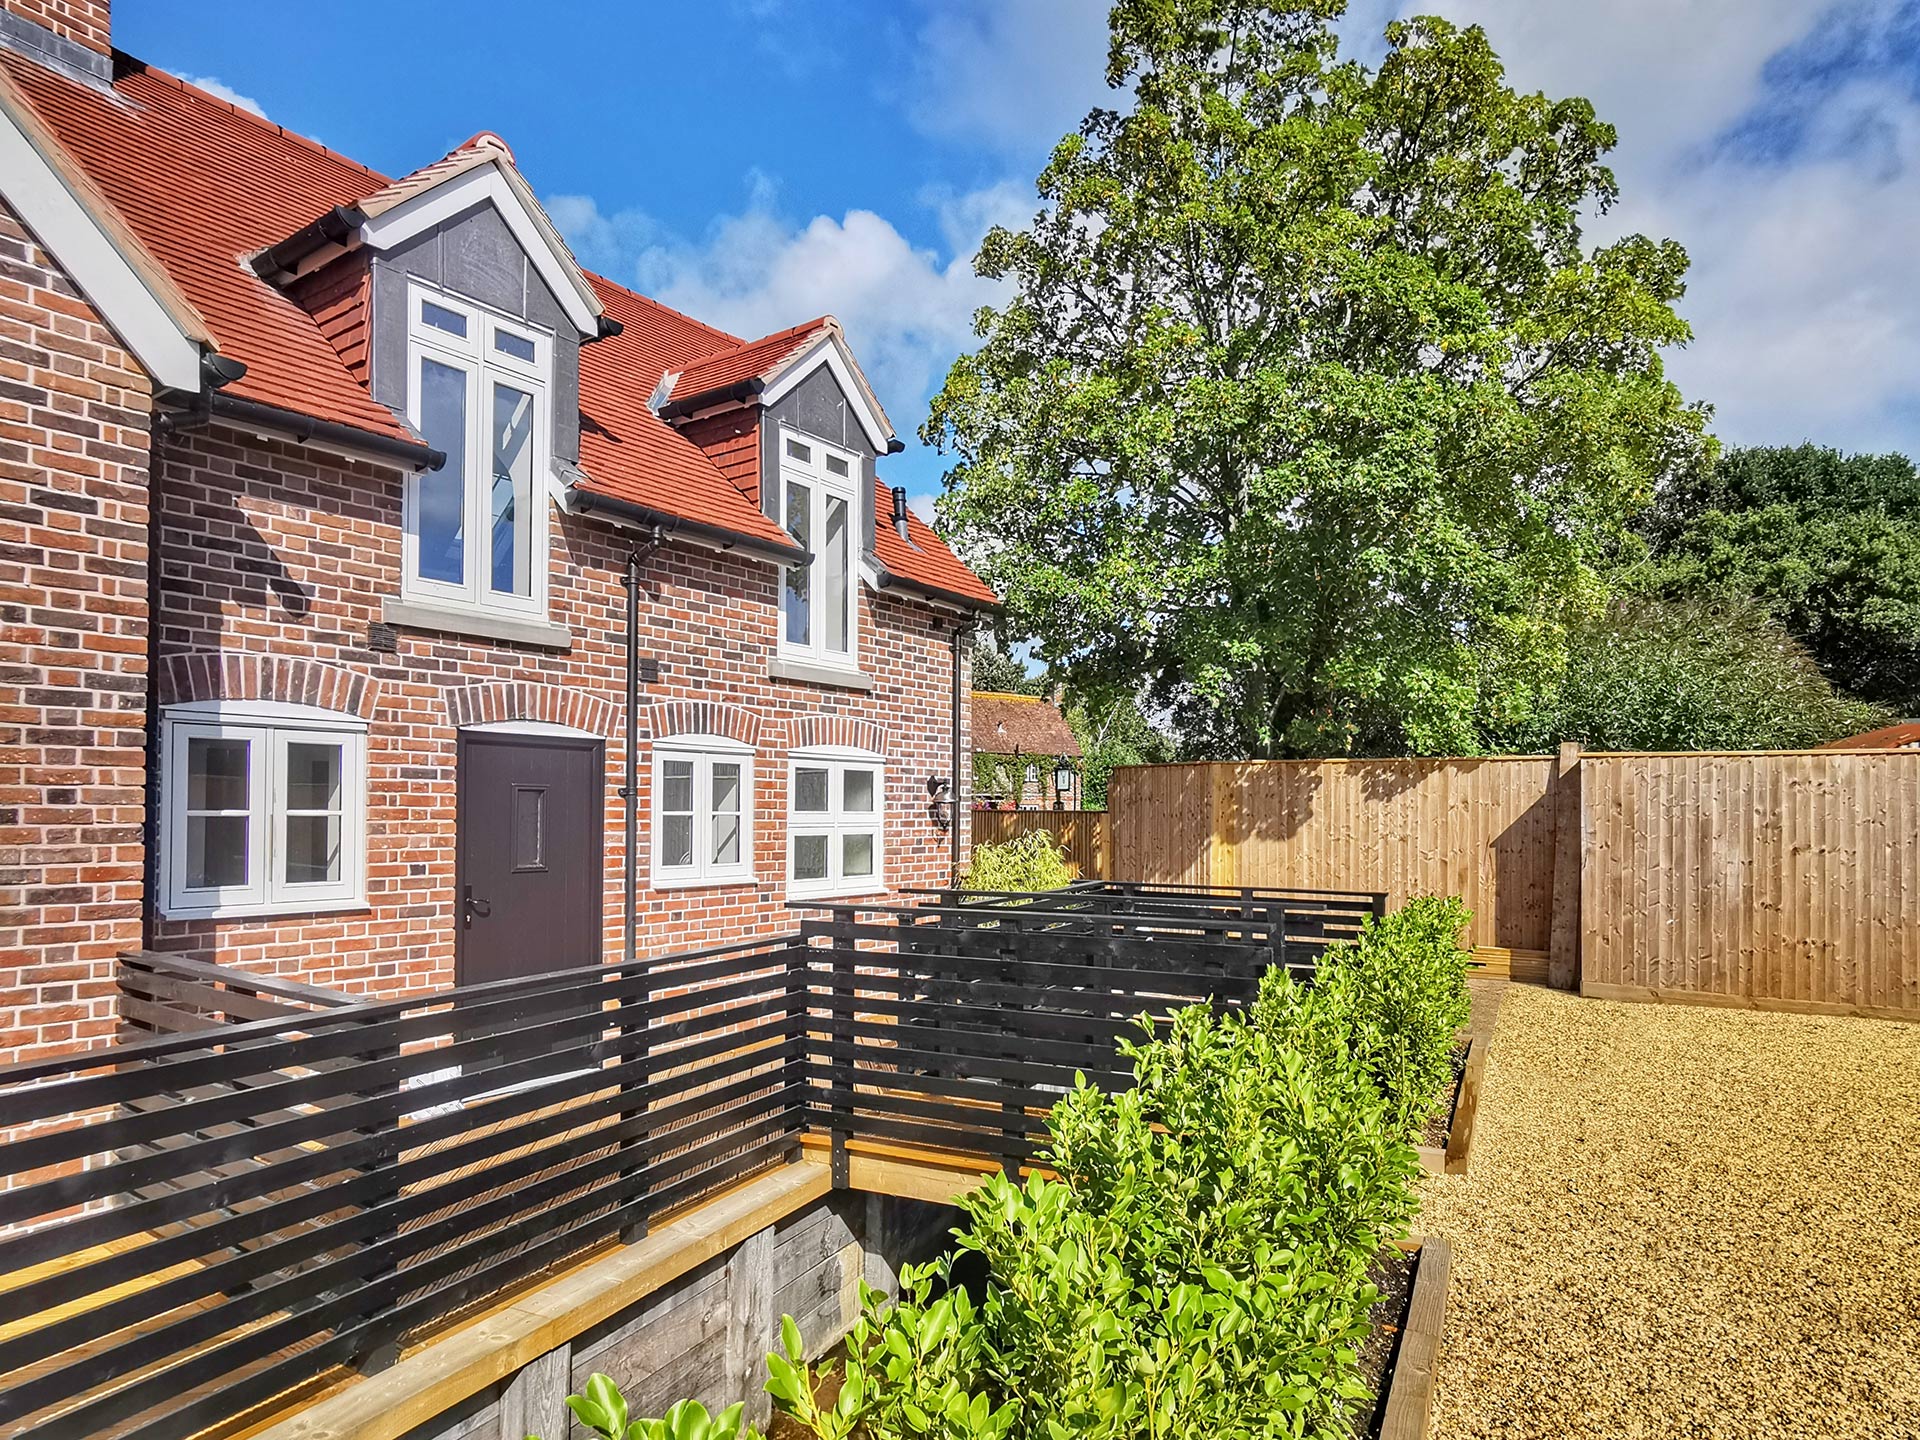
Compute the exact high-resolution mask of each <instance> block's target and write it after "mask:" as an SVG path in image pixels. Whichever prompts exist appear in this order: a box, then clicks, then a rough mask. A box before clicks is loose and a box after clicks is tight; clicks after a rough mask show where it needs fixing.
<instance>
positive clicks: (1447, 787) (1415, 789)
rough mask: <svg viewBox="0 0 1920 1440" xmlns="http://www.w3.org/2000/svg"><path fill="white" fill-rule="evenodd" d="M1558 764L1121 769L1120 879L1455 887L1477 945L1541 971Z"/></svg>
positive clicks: (1393, 896)
mask: <svg viewBox="0 0 1920 1440" xmlns="http://www.w3.org/2000/svg"><path fill="white" fill-rule="evenodd" d="M1557 768H1558V767H1557V763H1556V761H1555V760H1553V759H1552V758H1550V757H1547V756H1520V757H1497V758H1492V759H1471V760H1458V759H1418V760H1268V761H1248V762H1243V763H1222V764H1208V765H1152V766H1139V767H1131V768H1126V769H1122V770H1118V771H1115V772H1114V777H1113V780H1112V782H1111V790H1110V796H1111V803H1112V814H1113V822H1112V828H1113V878H1115V879H1118V880H1138V881H1151V882H1156V883H1175V882H1180V883H1187V884H1214V885H1258V886H1300V887H1304V888H1312V889H1342V888H1350V889H1359V890H1380V891H1384V892H1385V893H1386V895H1387V897H1388V903H1389V904H1390V905H1399V904H1402V903H1403V902H1404V901H1405V900H1406V899H1407V898H1408V897H1409V896H1412V895H1423V894H1440V895H1459V896H1461V897H1462V898H1463V899H1464V900H1465V901H1466V902H1467V904H1468V905H1469V906H1471V907H1472V909H1473V912H1474V920H1473V926H1472V929H1471V930H1470V932H1469V940H1470V943H1471V944H1473V945H1475V946H1478V947H1482V948H1487V949H1498V950H1502V951H1510V952H1514V954H1513V957H1512V959H1513V963H1514V965H1515V966H1516V967H1517V968H1518V970H1519V972H1520V973H1522V974H1525V975H1526V976H1527V977H1528V978H1540V979H1544V978H1545V968H1546V956H1547V950H1548V946H1549V940H1550V936H1551V931H1552V921H1553V902H1554V883H1553V874H1554V846H1555V833H1556V828H1557V827H1556V811H1557V809H1558V808H1559V807H1558V806H1557V805H1556V804H1555V803H1554V788H1555V775H1556V770H1557Z"/></svg>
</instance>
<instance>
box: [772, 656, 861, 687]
mask: <svg viewBox="0 0 1920 1440" xmlns="http://www.w3.org/2000/svg"><path fill="white" fill-rule="evenodd" d="M767 677H768V678H769V679H772V680H798V681H801V682H802V683H803V684H807V685H837V686H838V687H839V688H840V689H842V690H871V689H873V677H872V676H871V675H868V674H866V673H865V672H863V671H860V670H849V669H846V668H844V667H842V666H839V665H822V664H820V663H818V662H817V661H813V660H789V659H787V658H786V657H784V656H775V657H774V658H773V659H772V660H770V661H768V662H767Z"/></svg>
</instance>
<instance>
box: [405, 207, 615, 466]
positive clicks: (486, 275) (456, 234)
mask: <svg viewBox="0 0 1920 1440" xmlns="http://www.w3.org/2000/svg"><path fill="white" fill-rule="evenodd" d="M410 279H419V280H422V281H425V282H426V283H427V284H430V285H434V286H437V287H439V288H440V289H443V290H448V291H451V292H452V293H453V294H455V295H458V296H463V297H464V298H466V299H469V300H473V301H476V302H477V303H479V304H481V305H484V306H486V307H487V308H488V309H491V310H497V311H499V312H501V313H502V314H505V315H509V316H512V317H513V318H515V319H518V320H524V321H526V322H527V323H528V324H530V325H534V326H538V327H539V328H540V329H542V330H546V331H548V332H550V333H551V334H552V336H553V377H552V382H551V383H552V386H553V390H552V399H553V453H554V454H555V455H556V456H557V457H558V458H560V459H562V460H565V461H567V462H568V463H570V464H572V463H578V461H579V459H580V336H579V333H578V332H577V331H576V330H575V329H574V327H573V324H572V322H571V321H569V320H568V319H567V316H566V312H565V311H564V310H563V309H562V308H561V305H560V302H559V300H558V299H557V298H556V297H555V295H554V293H553V291H552V290H550V289H549V288H548V287H547V284H546V282H545V280H543V279H542V278H541V276H540V274H539V271H538V270H537V269H536V268H535V267H534V264H533V262H532V260H531V259H530V258H529V257H528V255H527V253H526V252H525V251H524V250H523V249H521V247H520V242H519V241H518V240H517V239H515V238H514V235H513V232H512V231H511V230H509V229H508V228H507V223H506V221H504V220H503V219H501V218H500V213H499V212H498V211H497V210H495V209H494V208H493V207H492V206H491V205H486V204H482V205H476V206H474V207H473V208H471V209H469V210H466V211H464V212H462V213H461V214H459V215H457V216H455V217H453V218H452V219H451V220H448V221H445V222H443V223H442V224H439V225H436V226H434V227H433V228H432V229H430V230H427V231H424V232H423V233H421V234H419V235H417V236H415V237H413V238H412V239H411V240H407V241H405V242H403V243H402V244H400V245H396V246H395V247H394V248H393V249H392V250H389V251H387V252H386V253H384V254H377V255H375V256H374V257H373V376H372V380H373V394H374V398H375V399H377V400H379V401H381V402H382V403H383V404H385V405H387V406H389V407H391V408H392V409H393V410H394V411H395V412H396V413H401V414H404V413H405V411H406V407H407V291H408V282H409V280H410Z"/></svg>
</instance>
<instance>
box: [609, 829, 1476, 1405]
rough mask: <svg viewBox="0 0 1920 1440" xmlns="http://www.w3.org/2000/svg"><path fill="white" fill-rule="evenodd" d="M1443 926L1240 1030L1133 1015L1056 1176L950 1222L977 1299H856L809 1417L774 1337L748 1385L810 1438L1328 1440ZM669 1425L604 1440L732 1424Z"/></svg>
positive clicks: (1400, 1133)
mask: <svg viewBox="0 0 1920 1440" xmlns="http://www.w3.org/2000/svg"><path fill="white" fill-rule="evenodd" d="M1042 838H1044V837H1042ZM1016 843H1017V842H1016ZM1466 919H1467V912H1466V909H1465V907H1464V906H1462V905H1461V904H1460V903H1459V902H1458V901H1457V900H1434V899H1428V900H1416V901H1414V902H1412V903H1411V904H1409V905H1408V906H1407V907H1406V908H1405V909H1404V910H1401V911H1399V912H1397V913H1395V914H1394V915H1391V916H1388V917H1386V918H1385V919H1383V920H1379V921H1372V922H1369V923H1368V924H1367V925H1366V926H1365V927H1364V929H1363V931H1362V933H1361V936H1360V938H1359V939H1358V940H1357V941H1355V942H1354V943H1353V944H1352V945H1351V946H1346V947H1342V948H1340V949H1338V950H1336V951H1335V952H1333V953H1332V954H1330V955H1329V957H1328V959H1327V962H1326V964H1325V965H1324V966H1323V967H1322V969H1321V972H1320V973H1319V974H1318V975H1317V976H1316V979H1315V982H1314V984H1313V985H1311V986H1302V985H1297V984H1295V983H1294V982H1293V981H1292V980H1291V979H1289V978H1288V976H1287V975H1286V973H1285V972H1284V971H1281V970H1278V969H1275V970H1273V971H1271V972H1269V974H1268V975H1267V976H1266V977H1265V978H1264V979H1263V980H1262V982H1261V985H1260V989H1259V994H1258V996H1257V998H1256V1000H1255V1002H1254V1004H1253V1005H1251V1006H1249V1007H1248V1008H1247V1009H1246V1010H1245V1011H1244V1012H1240V1013H1226V1014H1220V1013H1216V1012H1215V1011H1214V1010H1213V1009H1212V1008H1211V1007H1209V1006H1205V1005H1196V1006H1191V1007H1189V1008H1187V1009H1184V1010H1181V1011H1178V1012H1176V1013H1175V1014H1173V1015H1172V1016H1171V1017H1169V1018H1168V1019H1167V1020H1165V1021H1163V1022H1162V1023H1161V1024H1160V1025H1158V1026H1157V1027H1156V1026H1154V1025H1152V1024H1150V1023H1147V1022H1145V1020H1144V1018H1143V1025H1145V1028H1146V1037H1145V1038H1144V1039H1142V1040H1140V1041H1137V1042H1134V1041H1128V1042H1123V1049H1124V1051H1125V1053H1126V1054H1127V1056H1128V1058H1129V1059H1130V1061H1131V1064H1132V1067H1133V1076H1134V1084H1133V1086H1132V1087H1131V1088H1130V1089H1128V1090H1125V1091H1122V1092H1120V1093H1119V1094H1111V1095H1110V1094H1106V1093H1104V1092H1102V1091H1099V1090H1096V1089H1094V1088H1093V1087H1091V1086H1089V1085H1087V1084H1086V1083H1085V1081H1084V1080H1082V1081H1080V1082H1079V1083H1078V1084H1077V1085H1076V1086H1075V1088H1074V1089H1073V1090H1072V1091H1070V1092H1069V1093H1068V1094H1067V1095H1065V1096H1063V1097H1062V1098H1061V1100H1060V1101H1059V1103H1058V1104H1056V1105H1055V1107H1054V1110H1053V1113H1052V1115H1051V1117H1050V1118H1049V1121H1048V1128H1049V1130H1050V1132H1051V1136H1052V1139H1051V1143H1050V1148H1049V1153H1048V1156H1047V1160H1048V1163H1049V1164H1050V1165H1051V1166H1052V1168H1053V1169H1054V1171H1055V1173H1056V1175H1057V1177H1058V1178H1048V1177H1044V1176H1039V1175H1035V1176H1032V1177H1029V1178H1028V1179H1027V1181H1026V1182H1025V1183H1024V1184H1015V1183H1014V1182H1012V1181H1010V1180H1008V1179H1006V1178H1005V1177H1003V1176H999V1175H995V1176H993V1177H991V1178H989V1179H988V1181H987V1182H986V1183H985V1184H984V1185H982V1186H981V1187H980V1188H979V1189H978V1190H976V1191H974V1192H973V1193H972V1194H971V1195H969V1196H967V1197H966V1198H965V1199H964V1200H963V1201H962V1202H961V1208H962V1210H963V1212H964V1223H963V1224H962V1226H961V1227H960V1228H959V1229H958V1230H957V1231H956V1232H955V1235H956V1237H957V1240H958V1245H959V1252H958V1253H971V1254H973V1255H977V1256H979V1257H980V1259H981V1260H982V1261H983V1262H984V1264H985V1269H986V1277H987V1278H986V1282H985V1289H984V1294H983V1296H982V1298H981V1299H980V1300H979V1301H978V1303H977V1304H976V1303H975V1301H974V1300H973V1299H972V1298H971V1297H970V1296H969V1294H968V1292H967V1290H966V1289H964V1288H963V1287H961V1286H960V1285H958V1284H956V1283H954V1270H953V1267H954V1257H951V1256H950V1257H947V1258H944V1259H942V1260H940V1261H937V1262H935V1263H934V1264H933V1265H929V1266H922V1267H918V1268H913V1267H909V1268H908V1269H906V1270H904V1271H903V1272H902V1274H901V1296H900V1298H899V1300H898V1301H896V1302H894V1303H892V1304H888V1303H885V1302H884V1301H883V1300H882V1299H881V1298H880V1297H879V1296H877V1295H876V1294H874V1292H872V1291H871V1290H869V1289H867V1288H866V1287H865V1286H862V1287H861V1307H862V1308H861V1316H860V1319H859V1321H858V1322H857V1323H856V1324H855V1325H854V1327H853V1330H852V1332H851V1334H850V1335H849V1337H848V1344H847V1359H846V1360H845V1362H844V1365H845V1373H844V1376H843V1380H842V1385H841V1388H840V1391H839V1393H838V1395H837V1397H836V1398H835V1400H834V1401H833V1403H832V1404H831V1405H828V1406H825V1407H822V1406H820V1405H818V1404H817V1403H816V1401H815V1396H816V1394H817V1393H818V1391H819V1389H820V1385H819V1381H820V1379H821V1376H822V1373H823V1372H822V1371H821V1370H819V1369H816V1368H814V1367H810V1366H808V1365H806V1364H805V1363H803V1360H802V1353H803V1352H802V1347H801V1339H800V1335H799V1332H798V1330H797V1329H796V1328H795V1327H794V1324H793V1322H792V1320H791V1319H787V1320H785V1321H784V1322H783V1324H782V1348H783V1350H784V1352H785V1353H784V1354H776V1355H771V1356H769V1357H768V1362H767V1363H768V1369H769V1371H770V1379H769V1380H768V1382H767V1389H768V1391H769V1392H770V1393H771V1394H772V1395H773V1396H774V1398H775V1400H776V1401H777V1403H778V1404H779V1406H780V1408H781V1409H782V1410H784V1411H785V1412H786V1413H787V1414H788V1415H790V1416H792V1417H793V1418H794V1419H795V1420H796V1421H798V1422H799V1424H800V1425H801V1426H802V1427H803V1428H804V1429H805V1430H806V1431H807V1432H808V1433H810V1434H812V1435H813V1436H815V1437H817V1440H851V1437H854V1436H856V1435H857V1436H859V1437H861V1440H1069V1437H1072V1440H1131V1437H1135V1436H1152V1437H1155V1440H1203V1437H1204V1440H1215V1437H1220V1436H1257V1437H1268V1436H1271V1437H1276V1440H1277V1437H1281V1436H1286V1437H1293V1440H1301V1437H1311V1440H1350V1437H1351V1436H1352V1435H1353V1434H1354V1433H1355V1431H1356V1429H1357V1427H1358V1426H1359V1425H1360V1424H1361V1423H1362V1422H1363V1421H1364V1420H1365V1419H1366V1417H1367V1416H1368V1415H1369V1414H1370V1406H1369V1403H1368V1402H1369V1398H1370V1397H1369V1396H1368V1392H1367V1389H1366V1387H1365V1385H1364V1384H1363V1383H1362V1382H1361V1380H1360V1376H1359V1366H1358V1351H1359V1347H1360V1343H1361V1341H1362V1340H1364V1339H1365V1337H1366V1335H1367V1333H1368V1326H1369V1319H1368V1313H1367V1312H1368V1309H1369V1307H1370V1306H1371V1305H1372V1304H1373V1303H1374V1302H1375V1300H1376V1299H1377V1298H1378V1296H1377V1293H1376V1292H1375V1290H1374V1288H1373V1286H1372V1284H1371V1283H1370V1281H1369V1279H1368V1271H1369V1268H1370V1267H1371V1266H1372V1264H1373V1263H1374V1261H1375V1259H1376V1258H1377V1256H1378V1254H1379V1252H1380V1249H1381V1247H1382V1246H1383V1245H1385V1244H1387V1243H1389V1242H1390V1241H1392V1240H1393V1239H1395V1238H1398V1237H1399V1236H1402V1235H1404V1234H1405V1233H1406V1231H1407V1227H1408V1225H1409V1223H1410V1222H1411V1220H1412V1217H1413V1214H1414V1210H1415V1206H1416V1200H1415V1195H1414V1185H1413V1181H1414V1176H1415V1174H1416V1171H1417V1161H1416V1157H1415V1155H1414V1151H1413V1148H1412V1146H1411V1144H1410V1143H1409V1138H1410V1134H1411V1131H1412V1130H1413V1129H1414V1128H1417V1126H1418V1124H1419V1123H1420V1121H1422V1120H1424V1118H1425V1116H1426V1114H1427V1112H1428V1109H1430V1108H1431V1104H1432V1102H1433V1101H1434V1100H1435V1099H1436V1098H1437V1096H1438V1094H1439V1091H1440V1089H1441V1088H1442V1086H1443V1084H1444V1077H1446V1076H1448V1075H1450V1074H1451V1069H1450V1063H1449V1056H1450V1052H1451V1049H1452V1044H1453V1036H1454V1033H1455V1031H1456V1030H1457V1029H1458V1028H1459V1026H1460V1024H1461V1023H1463V1022H1464V1020H1465V1016H1466V987H1465V955H1464V953H1463V952H1461V951H1460V949H1459V947H1458V945H1457V943H1456V937H1457V936H1458V934H1459V931H1460V928H1461V926H1463V925H1464V924H1465V923H1466ZM600 1378H603V1377H596V1381H597V1380H598V1379H600ZM589 1388H590V1390H591V1388H592V1387H591V1386H590V1387H589ZM616 1393H617V1392H616ZM595 1403H596V1404H597V1405H599V1406H600V1408H601V1409H602V1410H605V1411H608V1412H609V1413H610V1412H611V1407H610V1406H609V1405H608V1404H607V1402H606V1399H605V1397H604V1396H602V1397H601V1398H600V1400H598V1401H596V1402H595ZM576 1408H577V1407H576ZM674 1413H678V1414H680V1415H681V1420H682V1423H683V1424H684V1425H685V1426H686V1427H687V1433H686V1434H684V1435H683V1434H682V1433H681V1431H680V1430H679V1429H675V1428H672V1415H670V1416H669V1420H668V1422H664V1423H667V1424H668V1425H669V1429H668V1430H667V1431H665V1432H659V1431H646V1432H638V1431H634V1430H632V1428H631V1427H629V1434H628V1435H627V1436H626V1437H622V1440H736V1437H735V1436H734V1435H733V1434H732V1433H731V1432H729V1433H728V1434H724V1435H723V1434H720V1433H719V1431H718V1428H717V1427H720V1426H723V1425H724V1424H726V1423H727V1421H728V1419H729V1417H732V1422H733V1424H734V1425H735V1426H737V1420H738V1417H737V1414H736V1413H735V1412H732V1411H729V1412H727V1414H726V1415H723V1416H721V1417H719V1418H718V1419H717V1420H715V1421H708V1420H707V1417H706V1413H705V1412H704V1411H700V1412H698V1414H694V1413H692V1412H681V1411H680V1410H679V1407H676V1411H675V1412H674ZM620 1416H621V1418H622V1419H624V1406H622V1407H621V1409H620ZM582 1418H583V1419H584V1418H585V1416H584V1415H583V1416H582ZM589 1423H591V1422H589ZM641 1423H647V1424H660V1423H663V1422H641ZM703 1425H704V1426H711V1427H716V1428H710V1429H703V1428H700V1427H701V1426H703ZM602 1433H603V1434H604V1433H608V1432H604V1431H603V1432H602ZM610 1440H612V1437H610ZM738 1440H757V1436H755V1434H754V1432H752V1431H751V1430H747V1431H745V1432H743V1433H742V1434H741V1435H740V1436H739V1437H738Z"/></svg>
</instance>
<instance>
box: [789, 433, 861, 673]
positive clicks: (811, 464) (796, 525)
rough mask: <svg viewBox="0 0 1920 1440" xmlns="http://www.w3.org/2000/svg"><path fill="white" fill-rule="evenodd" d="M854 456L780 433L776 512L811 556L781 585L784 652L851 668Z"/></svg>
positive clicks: (855, 639)
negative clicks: (778, 512)
mask: <svg viewBox="0 0 1920 1440" xmlns="http://www.w3.org/2000/svg"><path fill="white" fill-rule="evenodd" d="M859 477H860V461H859V458H858V457H857V456H854V455H850V454H848V453H847V452H846V451H844V450H836V449H834V448H833V447H832V446H830V445H823V444H821V443H820V442H819V441H818V440H815V439H814V438H813V437H812V436H809V435H799V434H795V433H794V432H793V431H790V430H783V431H782V432H781V434H780V518H781V521H782V523H783V524H785V526H786V527H787V533H788V534H789V535H791V536H793V538H794V541H795V543H796V544H798V545H800V546H801V547H803V548H804V549H806V550H807V551H808V552H810V553H811V554H812V556H813V560H812V562H811V563H809V564H807V565H789V566H788V567H787V568H786V571H785V575H784V578H783V580H782V583H781V587H780V650H781V653H782V654H786V655H792V656H796V657H798V658H801V659H805V660H816V661H819V662H821V663H823V664H827V665H841V666H845V667H848V668H857V666H858V664H859V658H858V657H859V634H858V631H859V607H858V606H857V605H856V604H855V603H854V600H855V595H856V591H855V589H854V583H855V578H856V573H857V572H856V570H855V566H856V564H857V561H858V555H859V548H860V547H859V538H858V537H859V523H860V521H859V516H860V511H859V507H858V497H859V493H860V492H859Z"/></svg>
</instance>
